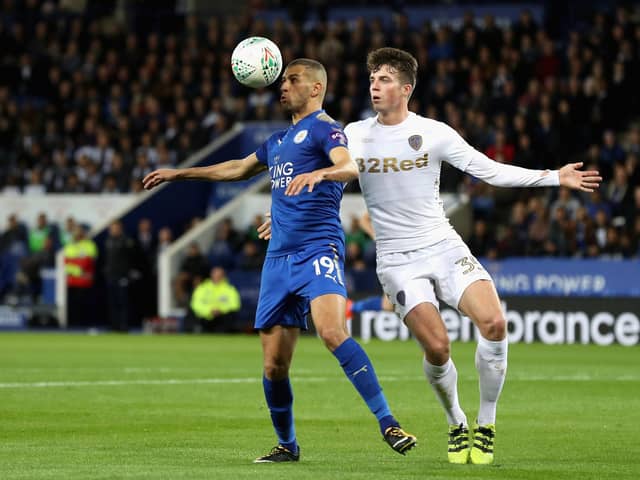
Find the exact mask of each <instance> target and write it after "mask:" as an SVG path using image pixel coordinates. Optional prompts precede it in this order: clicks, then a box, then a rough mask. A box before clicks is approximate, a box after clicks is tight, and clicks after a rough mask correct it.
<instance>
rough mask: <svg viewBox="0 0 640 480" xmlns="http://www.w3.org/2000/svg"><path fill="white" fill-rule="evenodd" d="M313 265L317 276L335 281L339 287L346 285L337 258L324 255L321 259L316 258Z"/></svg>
mask: <svg viewBox="0 0 640 480" xmlns="http://www.w3.org/2000/svg"><path fill="white" fill-rule="evenodd" d="M312 263H313V268H314V269H315V273H316V275H317V276H321V275H323V276H324V277H325V278H328V279H330V280H333V281H334V282H335V283H337V284H339V285H344V283H343V282H342V274H341V273H340V265H339V264H338V259H337V258H334V259H331V258H329V257H327V256H326V255H323V256H322V257H320V258H316V259H315V260H314V261H313V262H312Z"/></svg>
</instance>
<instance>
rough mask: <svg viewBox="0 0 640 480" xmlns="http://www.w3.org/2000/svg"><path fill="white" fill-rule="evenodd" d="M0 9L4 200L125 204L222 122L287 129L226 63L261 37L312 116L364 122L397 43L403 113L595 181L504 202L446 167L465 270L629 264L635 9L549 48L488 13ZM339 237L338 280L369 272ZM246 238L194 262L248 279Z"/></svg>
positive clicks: (638, 67) (535, 164)
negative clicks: (404, 76)
mask: <svg viewBox="0 0 640 480" xmlns="http://www.w3.org/2000/svg"><path fill="white" fill-rule="evenodd" d="M3 3H4V8H3V10H2V12H1V13H0V44H1V45H2V58H1V64H0V194H4V195H9V194H13V195H20V194H23V195H27V194H28V195H32V194H41V193H45V192H47V193H48V192H54V193H59V192H65V193H79V192H109V193H113V192H122V193H124V192H137V191H139V190H140V188H141V182H140V180H141V179H142V177H143V176H144V175H145V174H147V173H148V172H150V171H151V170H152V169H155V168H158V167H171V166H175V165H176V164H178V163H180V162H182V161H183V160H185V159H186V158H187V157H188V156H189V155H190V154H191V153H193V152H195V151H197V150H198V149H200V148H202V147H203V146H205V145H206V144H208V143H209V142H211V141H212V140H214V139H216V138H217V137H219V136H220V135H221V134H223V133H224V132H225V131H227V130H229V129H230V128H231V127H232V126H233V124H234V123H235V122H239V121H250V120H282V119H284V120H286V117H285V115H284V113H283V112H282V111H281V109H280V107H279V104H278V95H277V85H274V86H271V87H269V88H266V89H256V90H250V89H247V88H245V87H242V86H241V85H240V84H239V83H238V82H236V81H235V80H234V79H233V77H232V75H231V69H230V68H229V64H230V55H231V51H232V50H233V48H234V46H235V45H236V43H237V42H238V41H239V40H241V39H242V38H244V37H246V36H249V35H262V36H266V37H269V38H271V39H272V40H273V41H274V42H275V43H276V44H278V45H279V46H280V48H281V50H282V53H283V57H284V61H285V64H286V62H288V61H290V60H292V59H293V58H296V57H300V56H304V57H310V58H316V59H318V60H320V61H322V62H323V63H324V64H325V66H326V67H327V71H328V76H329V82H328V87H327V94H326V98H325V108H326V110H327V111H328V113H329V114H330V115H332V116H333V117H334V118H336V119H338V120H339V121H340V122H342V123H343V124H346V123H348V122H351V121H354V120H359V119H361V118H364V117H367V116H370V115H372V114H373V112H372V110H371V107H370V104H369V100H368V74H367V72H366V68H365V58H366V54H367V52H368V51H370V50H371V49H374V48H378V47H382V46H395V47H399V48H403V49H406V50H408V51H410V52H412V53H413V54H414V55H415V56H416V58H417V59H418V61H419V65H420V67H419V78H418V84H417V89H416V91H415V93H414V94H413V97H412V99H411V104H410V108H411V109H412V110H413V111H415V112H418V113H420V114H422V115H425V116H428V117H432V118H436V119H439V120H442V121H445V122H447V123H448V124H450V125H451V126H452V127H453V128H455V129H456V130H457V131H458V132H459V133H460V134H461V135H462V136H463V137H465V138H466V139H467V140H468V142H469V143H470V144H472V145H473V146H475V147H476V148H477V149H478V150H480V151H483V152H484V153H486V154H487V155H488V156H490V157H491V158H493V159H494V160H496V161H499V162H504V163H510V164H513V165H519V166H523V167H528V168H543V169H544V168H558V167H559V166H561V165H563V164H565V163H567V162H574V161H575V162H578V161H579V162H584V164H585V168H589V169H590V168H596V169H598V170H600V172H601V173H602V174H603V176H604V178H605V181H604V183H603V184H602V186H601V188H600V190H599V191H597V192H595V193H592V194H576V193H573V192H569V191H566V190H564V189H549V190H546V189H545V190H535V189H524V190H503V189H495V188H492V187H490V186H488V185H486V184H484V183H482V182H477V181H476V180H475V179H473V178H470V177H469V176H467V175H464V174H462V173H459V172H457V171H456V170H454V169H453V168H445V169H443V172H442V189H443V190H445V191H453V192H458V193H461V194H466V195H468V196H469V199H470V201H471V205H472V209H473V228H472V230H473V233H472V235H471V237H470V239H469V245H470V247H471V249H472V251H473V252H474V253H475V254H476V255H477V256H479V257H490V258H502V257H506V256H513V255H547V256H578V257H601V256H608V257H611V258H623V257H624V258H629V257H635V258H637V257H638V254H639V243H640V215H639V212H640V181H639V180H640V166H639V160H638V159H639V156H640V124H639V123H638V113H639V112H640V110H639V108H640V96H639V95H638V94H637V85H638V84H639V81H640V63H639V55H640V11H638V9H637V8H636V7H635V6H632V7H624V6H619V7H615V8H613V7H612V8H611V9H609V10H607V11H595V12H594V13H593V15H592V16H590V17H589V18H585V19H580V20H581V21H579V22H576V25H574V26H572V27H571V28H570V29H569V30H566V29H565V30H563V31H562V32H561V34H557V33H555V32H554V34H553V35H552V34H551V33H550V32H549V31H547V30H546V29H545V25H543V24H539V23H537V22H536V21H535V20H534V19H533V16H532V15H531V14H530V12H528V11H526V10H523V11H522V13H521V15H520V18H519V19H518V20H517V21H515V22H514V23H512V25H511V26H510V27H501V26H498V25H497V23H496V21H495V18H494V17H492V16H491V15H486V16H484V17H483V18H477V17H475V16H474V14H473V12H472V10H473V7H472V6H469V12H468V13H467V14H466V15H465V17H464V19H463V21H462V23H461V27H460V28H459V29H453V28H452V27H451V26H449V25H447V24H439V23H432V22H428V21H427V22H425V23H424V24H423V25H422V26H421V27H420V28H417V29H412V28H411V26H410V22H409V19H408V17H407V16H406V15H404V14H402V12H401V11H399V12H397V13H395V14H394V16H393V22H392V24H391V26H390V28H386V27H385V24H384V23H383V22H382V21H380V19H375V18H373V19H371V18H367V19H365V17H364V16H363V17H360V18H354V19H353V20H352V21H349V22H346V21H338V22H325V21H322V20H320V21H318V22H315V23H314V24H309V23H308V22H306V23H305V22H303V19H302V18H300V17H299V16H296V15H295V14H294V15H292V18H294V20H291V21H289V22H285V21H283V20H279V19H276V20H273V21H272V22H266V21H264V20H261V19H260V15H259V7H260V5H261V4H262V3H264V2H253V7H254V9H253V10H251V13H248V14H244V15H241V16H239V17H237V18H222V17H217V16H213V17H210V18H205V17H200V16H196V15H189V14H187V15H177V14H176V16H175V17H172V18H169V19H168V21H167V19H166V18H165V19H164V20H165V21H164V23H163V28H162V29H161V30H154V29H153V28H146V29H140V28H130V27H131V25H127V23H126V22H121V21H118V20H117V19H116V17H115V16H112V15H110V14H111V13H113V12H108V11H107V12H98V14H96V12H93V13H92V14H88V12H85V14H84V15H82V14H77V13H72V12H69V11H66V10H64V9H63V8H62V7H60V5H59V4H58V2H54V1H49V2H40V1H36V0H24V1H12V0H5V1H4V2H3ZM94 3H95V2H94ZM108 3H109V2H108ZM111 3H112V4H113V3H114V2H111ZM283 3H284V4H288V3H291V2H283ZM396 3H397V2H396ZM293 4H294V6H295V2H293ZM363 8H365V7H363ZM255 13H258V15H254V14H255ZM294 13H295V9H294ZM554 30H555V29H554ZM357 190H358V186H357V185H350V186H349V187H348V191H357ZM258 221H259V219H256V222H258ZM43 222H44V223H43V225H46V219H45V220H43ZM16 223H20V219H17V218H12V219H9V225H8V226H7V227H6V229H5V231H4V232H2V236H3V237H2V238H3V242H2V248H3V249H6V248H8V247H7V245H9V244H10V243H11V242H9V243H7V241H6V238H7V237H10V236H12V235H15V233H12V232H14V225H15V224H16ZM59 230H60V232H61V233H63V234H64V232H68V230H67V229H65V228H60V229H59ZM254 230H255V229H254ZM350 230H351V231H348V232H347V233H348V240H349V247H348V250H349V253H348V258H347V264H348V266H355V267H356V268H360V267H363V266H364V267H366V266H371V265H372V262H373V261H374V255H372V253H371V248H372V247H371V243H370V242H371V241H370V239H368V237H366V236H363V235H362V234H361V231H360V228H359V226H358V222H357V221H355V222H354V225H353V228H352V229H350ZM42 231H43V230H42V226H41V225H40V222H39V225H38V226H33V227H32V228H31V229H30V231H29V232H26V231H22V233H19V235H22V236H23V240H24V242H25V245H26V244H27V243H28V244H29V245H30V249H31V252H32V253H33V254H38V257H37V258H38V260H37V262H44V263H45V264H50V263H51V256H50V252H51V249H53V250H55V248H56V247H57V246H58V245H59V244H63V243H64V240H63V239H62V237H60V236H59V237H54V238H53V239H50V237H49V236H47V235H44V234H42ZM252 231H253V230H252ZM129 233H130V234H132V235H133V233H134V232H129ZM170 233H171V232H169V235H170ZM151 234H152V235H153V237H154V238H159V237H161V236H163V235H164V234H163V232H162V231H157V230H156V229H152V233H151ZM251 235H254V236H255V232H254V233H252V234H250V235H249V236H247V235H242V234H238V233H237V232H236V231H235V229H234V226H233V221H232V219H229V220H228V221H227V222H225V223H224V224H223V226H222V227H221V228H220V230H219V232H218V236H219V238H218V239H217V240H216V242H215V244H214V247H213V249H212V251H211V252H200V254H201V255H203V256H204V258H205V259H206V260H207V264H208V265H209V264H211V263H213V264H216V265H220V266H223V267H225V268H227V269H232V268H258V267H259V265H260V264H261V259H262V256H263V255H264V251H263V250H264V245H263V244H262V243H260V242H257V241H255V240H256V239H255V238H248V237H251ZM32 237H33V242H35V243H38V245H37V246H34V245H35V243H33V244H32V240H31V238H32ZM163 241H164V240H163ZM160 243H161V242H160ZM41 252H45V253H42V254H41ZM196 263H197V262H196ZM189 268H192V267H189ZM195 268H199V266H196V267H195ZM202 271H203V272H205V273H204V275H205V276H206V275H207V272H208V271H209V270H208V268H207V269H204V267H203V268H202ZM27 276H28V273H27ZM177 288H178V290H177V291H178V293H179V291H180V290H179V289H180V287H177Z"/></svg>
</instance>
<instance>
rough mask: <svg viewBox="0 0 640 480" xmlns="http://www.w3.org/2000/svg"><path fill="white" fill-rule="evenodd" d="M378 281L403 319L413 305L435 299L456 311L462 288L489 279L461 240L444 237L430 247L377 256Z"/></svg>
mask: <svg viewBox="0 0 640 480" xmlns="http://www.w3.org/2000/svg"><path fill="white" fill-rule="evenodd" d="M376 271H377V273H378V279H379V280H380V284H381V285H382V288H383V290H384V292H385V293H386V294H387V296H388V297H389V299H390V300H391V303H393V304H394V308H395V311H396V313H397V314H398V315H399V316H400V318H402V319H404V317H405V316H406V315H407V313H409V312H410V311H411V309H413V308H414V307H415V306H416V305H418V304H420V303H424V302H429V303H432V304H433V305H434V306H435V307H436V308H437V309H439V302H438V300H442V301H443V302H445V303H447V304H448V305H450V306H451V307H453V308H456V309H457V308H458V304H459V303H460V298H461V297H462V294H463V293H464V291H465V289H466V288H467V287H468V286H469V285H471V284H472V283H473V282H475V281H476V280H489V281H490V282H493V280H492V279H491V276H490V275H489V274H488V273H487V271H486V270H485V269H484V268H483V267H482V265H480V262H478V260H476V258H475V257H474V256H473V255H471V252H470V250H469V247H467V245H466V244H465V243H464V242H463V241H462V239H461V238H448V239H445V240H443V241H441V242H438V243H436V244H435V245H431V246H430V247H426V248H421V249H419V250H413V251H410V252H400V253H389V254H385V255H380V256H378V259H377V268H376Z"/></svg>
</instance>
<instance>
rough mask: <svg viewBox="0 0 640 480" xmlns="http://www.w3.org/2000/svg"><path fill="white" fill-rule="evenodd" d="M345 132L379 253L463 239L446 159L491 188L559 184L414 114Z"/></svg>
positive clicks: (374, 119) (550, 176)
mask: <svg viewBox="0 0 640 480" xmlns="http://www.w3.org/2000/svg"><path fill="white" fill-rule="evenodd" d="M344 132H345V134H346V135H347V138H348V140H349V152H350V153H351V156H352V158H353V159H354V160H355V161H356V162H357V164H358V167H359V170H360V186H361V189H362V193H363V195H364V199H365V202H366V204H367V209H368V210H369V214H370V215H371V221H372V223H373V228H374V230H375V234H376V248H377V252H378V254H385V253H390V252H407V251H410V250H416V249H419V248H424V247H428V246H430V245H434V244H435V243H438V242H440V241H441V240H443V239H445V238H448V237H449V238H450V237H451V236H458V234H457V233H456V232H455V230H454V229H453V227H452V226H451V224H450V223H449V220H448V219H447V217H446V216H445V213H444V207H443V202H442V200H441V199H440V169H441V166H442V162H443V161H446V162H448V163H449V164H451V165H452V166H454V167H456V168H458V169H460V170H462V171H463V172H464V171H466V172H467V173H469V174H472V175H474V176H475V177H477V178H480V179H482V180H485V181H487V182H488V183H491V184H492V185H498V186H549V185H558V183H559V180H558V174H557V171H555V172H549V171H540V170H529V169H524V168H520V167H514V166H511V165H504V164H500V163H497V162H494V161H493V160H491V159H489V158H488V157H486V156H485V155H484V154H482V153H480V152H478V151H477V150H476V149H474V148H473V147H471V146H470V145H469V144H468V143H467V142H466V141H465V140H464V139H463V138H462V137H461V136H460V135H459V134H458V133H457V132H456V131H455V130H454V129H453V128H451V127H449V126H448V125H446V124H445V123H442V122H438V121H436V120H432V119H429V118H424V117H421V116H419V115H416V114H415V113H413V112H409V116H408V117H407V118H406V119H405V120H404V121H403V122H401V123H399V124H397V125H383V124H381V123H380V122H378V120H377V117H372V118H368V119H366V120H362V121H359V122H354V123H350V124H349V125H347V126H346V128H345V129H344Z"/></svg>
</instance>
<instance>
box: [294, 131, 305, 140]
mask: <svg viewBox="0 0 640 480" xmlns="http://www.w3.org/2000/svg"><path fill="white" fill-rule="evenodd" d="M305 138H307V131H306V130H300V131H299V132H298V133H296V136H295V137H293V143H302V141H303V140H304V139H305Z"/></svg>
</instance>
